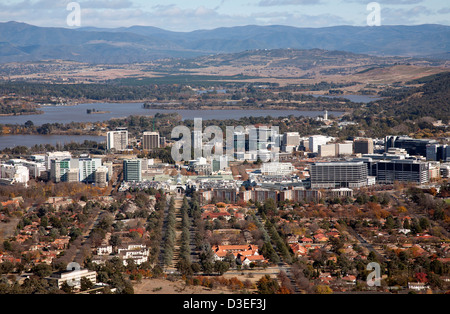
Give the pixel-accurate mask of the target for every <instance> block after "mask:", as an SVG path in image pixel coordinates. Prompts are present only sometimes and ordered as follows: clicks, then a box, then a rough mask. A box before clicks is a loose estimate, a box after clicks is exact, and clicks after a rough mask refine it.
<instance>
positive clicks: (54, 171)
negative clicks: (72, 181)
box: [50, 158, 73, 183]
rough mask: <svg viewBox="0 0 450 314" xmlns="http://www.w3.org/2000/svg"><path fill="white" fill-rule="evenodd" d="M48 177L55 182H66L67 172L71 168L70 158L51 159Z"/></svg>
mask: <svg viewBox="0 0 450 314" xmlns="http://www.w3.org/2000/svg"><path fill="white" fill-rule="evenodd" d="M50 162H51V163H50V179H51V180H52V181H53V182H55V183H58V182H67V181H68V172H69V170H70V169H71V168H73V167H71V159H70V158H66V159H51V161H50Z"/></svg>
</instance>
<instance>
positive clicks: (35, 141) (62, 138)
mask: <svg viewBox="0 0 450 314" xmlns="http://www.w3.org/2000/svg"><path fill="white" fill-rule="evenodd" d="M85 140H88V141H94V142H98V143H101V142H105V141H106V137H104V136H89V135H87V136H85V135H2V136H0V150H2V149H5V148H13V147H16V146H26V147H32V146H34V145H40V144H42V145H45V144H50V145H52V146H56V144H62V145H64V144H69V143H71V142H73V143H83V142H84V141H85Z"/></svg>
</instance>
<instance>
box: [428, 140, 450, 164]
mask: <svg viewBox="0 0 450 314" xmlns="http://www.w3.org/2000/svg"><path fill="white" fill-rule="evenodd" d="M426 157H427V160H429V161H444V162H445V161H450V146H448V145H439V144H430V145H427V154H426Z"/></svg>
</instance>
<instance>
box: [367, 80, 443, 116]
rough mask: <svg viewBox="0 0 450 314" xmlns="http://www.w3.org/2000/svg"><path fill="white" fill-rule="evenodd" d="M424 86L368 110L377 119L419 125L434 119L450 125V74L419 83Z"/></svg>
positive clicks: (402, 93)
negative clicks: (422, 119) (423, 121)
mask: <svg viewBox="0 0 450 314" xmlns="http://www.w3.org/2000/svg"><path fill="white" fill-rule="evenodd" d="M418 82H425V83H424V84H423V85H422V86H418V87H410V88H404V89H402V90H399V91H397V92H396V93H394V95H392V96H391V97H388V98H386V99H384V100H382V101H377V102H374V103H372V104H371V105H370V106H369V110H370V112H372V113H373V114H374V115H379V116H385V117H395V118H396V119H397V120H399V121H407V120H410V121H416V120H418V119H421V118H424V117H432V118H434V119H436V120H442V121H443V122H444V123H448V121H450V105H449V99H450V72H446V73H441V74H439V75H433V76H430V77H429V78H425V79H422V80H416V83H418Z"/></svg>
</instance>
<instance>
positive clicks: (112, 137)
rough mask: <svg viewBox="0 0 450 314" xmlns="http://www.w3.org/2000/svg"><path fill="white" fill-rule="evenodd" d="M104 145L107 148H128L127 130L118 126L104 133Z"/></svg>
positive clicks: (121, 149) (120, 149) (115, 149)
mask: <svg viewBox="0 0 450 314" xmlns="http://www.w3.org/2000/svg"><path fill="white" fill-rule="evenodd" d="M106 146H107V149H108V150H114V151H123V150H126V149H127V148H128V130H127V129H125V128H118V129H116V130H115V131H111V132H108V133H107V135H106Z"/></svg>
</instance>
